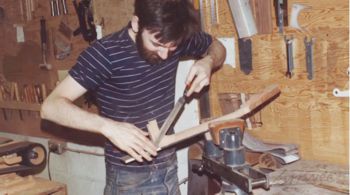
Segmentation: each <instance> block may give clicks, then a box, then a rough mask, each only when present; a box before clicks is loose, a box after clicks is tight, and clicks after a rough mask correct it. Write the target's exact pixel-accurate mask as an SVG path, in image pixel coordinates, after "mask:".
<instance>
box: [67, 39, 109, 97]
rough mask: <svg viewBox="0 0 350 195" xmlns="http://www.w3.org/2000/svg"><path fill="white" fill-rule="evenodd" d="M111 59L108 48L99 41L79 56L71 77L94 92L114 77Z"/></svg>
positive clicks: (70, 72)
mask: <svg viewBox="0 0 350 195" xmlns="http://www.w3.org/2000/svg"><path fill="white" fill-rule="evenodd" d="M109 58H110V57H109V54H108V52H107V50H106V48H105V47H104V46H103V45H102V43H101V42H99V41H97V42H95V43H94V44H92V45H91V46H90V47H88V48H87V49H85V50H84V51H83V52H82V53H81V54H80V55H79V57H78V59H77V62H76V64H75V65H74V66H73V67H72V69H71V70H70V71H69V75H70V76H71V77H73V78H74V79H75V80H76V81H77V82H78V83H79V84H80V85H82V86H83V87H84V88H85V89H87V90H94V89H96V88H97V87H99V86H100V85H101V84H102V83H103V82H104V81H105V80H107V79H108V78H110V77H111V75H112V67H111V61H110V59H109Z"/></svg>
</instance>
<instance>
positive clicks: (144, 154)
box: [41, 76, 157, 162]
mask: <svg viewBox="0 0 350 195" xmlns="http://www.w3.org/2000/svg"><path fill="white" fill-rule="evenodd" d="M86 91H87V90H86V89H85V88H84V87H82V86H81V85H80V84H79V83H78V82H76V81H75V80H74V79H73V78H72V77H71V76H67V77H66V78H65V79H64V80H63V81H62V82H61V83H60V84H59V85H58V86H57V87H56V88H55V89H54V90H53V91H52V93H50V95H49V96H48V97H47V98H46V100H45V101H44V103H43V105H42V108H41V117H42V118H43V119H47V120H50V121H53V122H55V123H58V124H60V125H63V126H67V127H71V128H75V129H79V130H82V131H90V132H94V133H100V134H102V135H104V136H105V137H106V138H108V139H109V140H110V141H111V142H112V143H113V144H114V145H116V146H117V147H118V148H120V149H121V150H123V151H125V152H127V153H128V154H129V155H131V156H132V157H134V158H135V159H136V160H137V161H139V162H142V158H145V159H147V160H151V159H152V158H151V157H150V155H149V154H152V155H156V154H157V153H156V150H157V148H156V147H155V146H154V145H153V143H152V142H151V141H150V140H149V139H148V138H147V137H146V135H147V133H146V132H143V131H142V130H141V129H139V128H137V127H136V126H134V125H132V124H130V123H124V122H117V121H114V120H111V119H108V118H105V117H101V116H99V115H98V114H95V113H90V112H87V111H85V110H83V109H81V108H79V107H78V106H76V105H74V104H73V101H74V100H76V99H77V98H79V97H80V96H82V95H83V94H84V93H85V92H86Z"/></svg>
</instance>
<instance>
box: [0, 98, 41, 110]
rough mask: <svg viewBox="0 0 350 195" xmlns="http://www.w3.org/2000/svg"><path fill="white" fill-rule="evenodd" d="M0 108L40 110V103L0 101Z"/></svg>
mask: <svg viewBox="0 0 350 195" xmlns="http://www.w3.org/2000/svg"><path fill="white" fill-rule="evenodd" d="M0 108H4V109H14V110H29V111H38V112H40V108H41V104H38V103H26V102H17V101H0Z"/></svg>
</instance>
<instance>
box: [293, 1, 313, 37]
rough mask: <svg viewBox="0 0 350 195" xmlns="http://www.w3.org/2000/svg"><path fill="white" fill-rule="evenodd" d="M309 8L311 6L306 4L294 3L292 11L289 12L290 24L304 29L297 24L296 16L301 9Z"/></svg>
mask: <svg viewBox="0 0 350 195" xmlns="http://www.w3.org/2000/svg"><path fill="white" fill-rule="evenodd" d="M310 8H311V6H308V5H303V4H299V3H294V4H293V5H292V13H291V14H290V26H291V27H293V28H296V29H298V30H301V31H304V29H303V28H302V27H301V26H300V25H299V22H298V16H299V14H300V12H301V11H302V10H304V9H310Z"/></svg>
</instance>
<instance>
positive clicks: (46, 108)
mask: <svg viewBox="0 0 350 195" xmlns="http://www.w3.org/2000/svg"><path fill="white" fill-rule="evenodd" d="M41 117H42V118H43V119H47V120H50V121H53V122H55V123H57V124H60V125H63V126H67V127H71V128H75V129H78V130H83V131H90V132H94V133H102V130H103V125H104V124H105V122H106V120H109V119H107V118H103V117H101V116H99V115H98V114H95V113H90V112H88V111H85V110H83V109H81V108H79V107H78V106H76V105H74V104H73V103H72V102H71V101H70V100H68V99H65V98H54V99H50V98H48V99H47V100H46V101H45V102H44V104H43V106H42V109H41Z"/></svg>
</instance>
